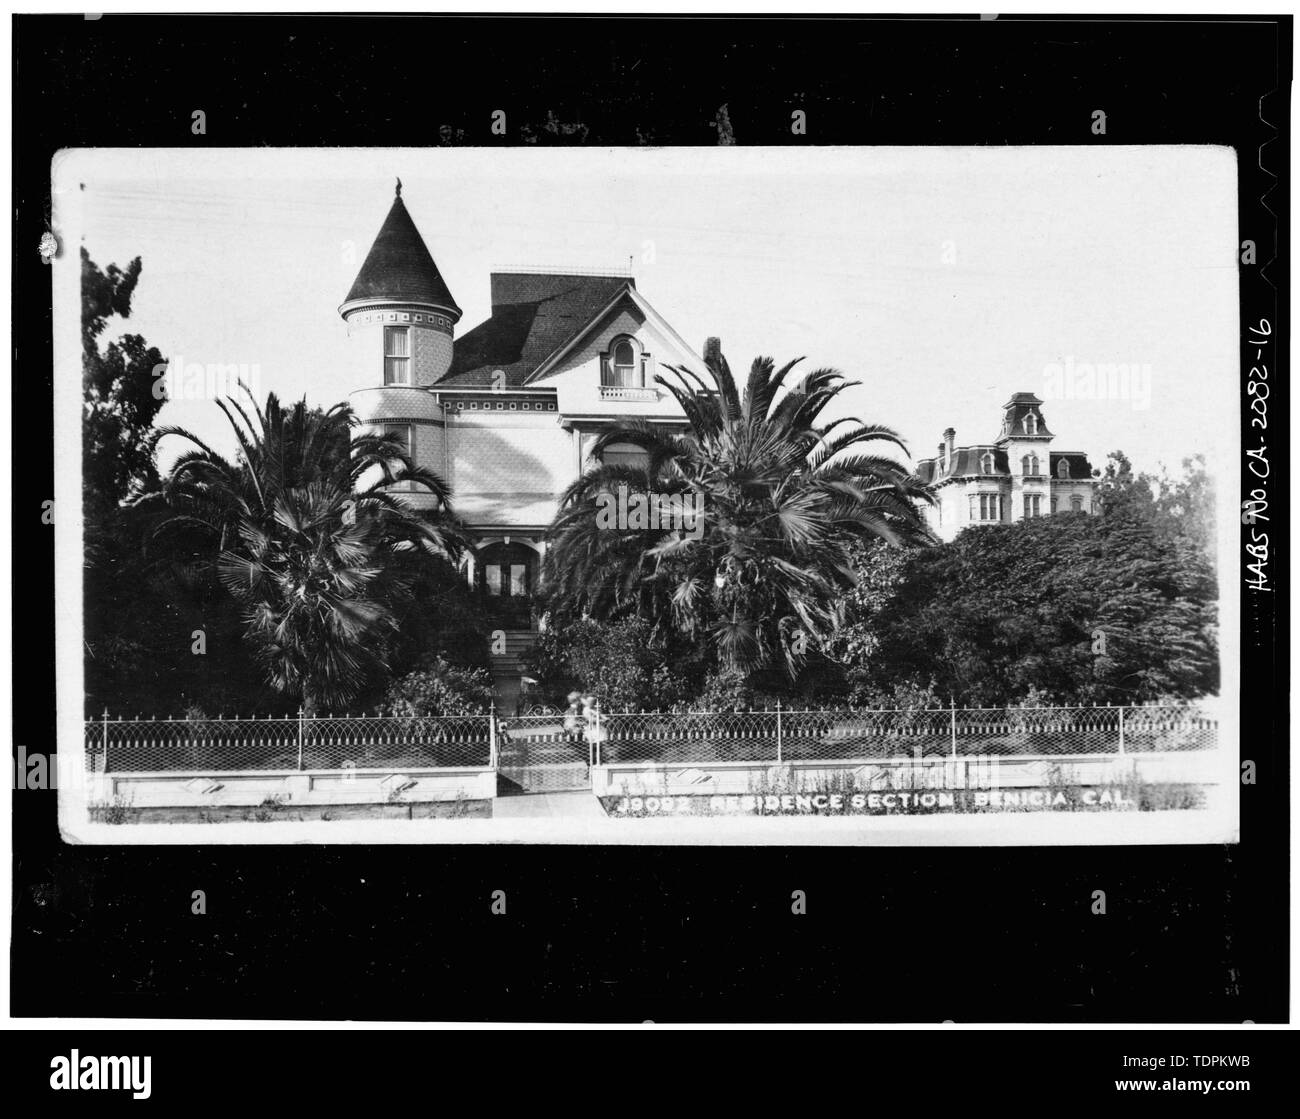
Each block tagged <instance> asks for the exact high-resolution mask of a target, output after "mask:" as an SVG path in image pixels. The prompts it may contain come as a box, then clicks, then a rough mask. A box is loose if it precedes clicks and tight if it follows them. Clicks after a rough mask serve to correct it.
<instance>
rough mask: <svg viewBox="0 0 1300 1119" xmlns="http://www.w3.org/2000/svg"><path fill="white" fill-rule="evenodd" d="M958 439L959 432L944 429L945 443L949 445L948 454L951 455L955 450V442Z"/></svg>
mask: <svg viewBox="0 0 1300 1119" xmlns="http://www.w3.org/2000/svg"><path fill="white" fill-rule="evenodd" d="M956 438H957V432H956V431H955V430H954V429H953V428H951V427H949V428H945V429H944V432H943V441H944V442H945V443H946V444H947V445H948V454H950V455H951V454H952V452H953V450H954V447H953V442H954V440H956Z"/></svg>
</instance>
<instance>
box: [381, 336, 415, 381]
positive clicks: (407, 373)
mask: <svg viewBox="0 0 1300 1119" xmlns="http://www.w3.org/2000/svg"><path fill="white" fill-rule="evenodd" d="M410 383H411V328H410V327H408V326H386V327H384V384H386V385H409V384H410Z"/></svg>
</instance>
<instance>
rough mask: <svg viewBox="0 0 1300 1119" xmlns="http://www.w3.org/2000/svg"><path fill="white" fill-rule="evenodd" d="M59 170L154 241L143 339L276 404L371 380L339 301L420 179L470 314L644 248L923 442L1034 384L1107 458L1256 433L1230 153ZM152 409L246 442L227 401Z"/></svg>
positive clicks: (983, 415) (982, 153)
mask: <svg viewBox="0 0 1300 1119" xmlns="http://www.w3.org/2000/svg"><path fill="white" fill-rule="evenodd" d="M53 174H54V193H55V210H54V215H55V228H56V231H57V232H59V233H60V235H61V237H62V238H63V242H64V244H65V245H71V244H74V243H76V241H78V240H79V241H80V242H81V243H82V244H84V245H85V247H86V249H87V250H88V251H89V253H90V255H91V257H92V259H94V260H95V261H96V263H98V264H99V265H100V266H101V267H103V266H106V265H108V264H109V263H116V264H118V265H119V266H125V265H126V263H127V262H128V261H129V260H130V259H132V258H133V257H135V256H140V257H141V258H142V259H143V262H144V268H143V273H142V276H141V280H140V284H139V287H138V288H137V290H136V295H135V301H134V306H133V310H132V315H131V318H130V320H129V321H128V322H126V323H123V324H121V330H130V331H132V332H135V333H139V334H142V335H143V336H144V337H145V338H146V339H147V340H148V341H149V342H150V343H151V344H153V345H156V346H157V347H158V348H159V349H160V350H161V351H162V353H163V355H164V356H165V357H168V358H170V359H172V360H179V359H183V360H184V362H186V363H191V362H197V363H200V364H208V363H214V364H220V365H227V364H246V365H248V366H249V367H250V369H251V367H253V366H256V369H257V375H258V384H259V385H260V388H261V390H262V391H263V392H265V391H267V390H272V391H275V392H277V393H278V394H279V395H280V396H281V398H287V399H297V398H299V397H301V396H303V395H305V396H306V397H307V399H308V400H309V401H310V402H311V403H312V404H319V405H330V404H333V403H335V402H337V401H340V400H345V399H346V398H347V395H348V393H349V392H351V391H352V390H354V389H358V388H362V387H366V386H368V385H370V384H372V383H373V380H374V377H373V372H372V371H370V370H358V369H355V368H352V367H350V366H349V357H348V354H347V347H346V346H345V345H343V342H344V339H345V337H346V328H345V327H344V324H343V322H342V320H341V319H340V318H339V316H338V306H339V304H340V303H341V302H342V301H343V298H344V296H345V295H346V294H347V291H348V288H349V287H350V285H351V283H352V280H353V278H354V277H355V275H356V272H357V270H358V269H359V268H360V266H361V262H362V260H363V259H364V258H365V254H366V252H367V251H368V249H369V247H370V244H371V241H372V240H373V238H374V236H375V234H376V233H377V232H378V230H379V227H380V225H381V223H382V222H383V219H384V217H385V215H386V214H387V212H388V208H389V206H390V204H391V201H392V197H393V185H394V180H395V178H396V177H397V176H400V177H401V179H402V184H403V191H402V197H403V200H404V201H405V202H406V204H407V207H408V209H409V210H410V212H411V215H412V217H413V218H414V220H415V222H416V225H417V226H418V227H419V229H420V231H421V232H422V234H423V235H424V238H425V241H426V243H427V244H428V246H429V248H430V250H431V251H432V253H433V256H434V259H435V260H436V261H437V263H438V266H439V269H440V270H441V272H442V274H443V277H444V278H445V279H446V281H447V283H448V285H449V287H450V289H451V291H452V293H453V295H454V296H455V298H456V300H457V302H458V303H459V304H460V306H461V307H462V308H463V310H464V312H465V314H464V317H463V318H462V319H461V322H460V325H459V327H458V333H460V334H463V333H465V332H466V331H467V330H468V329H469V328H471V327H472V326H474V325H476V324H477V323H478V322H480V321H482V319H484V318H485V317H486V316H487V314H488V312H489V302H488V292H489V286H488V284H489V273H490V272H492V271H493V270H509V269H528V268H544V269H558V270H564V269H567V268H573V269H583V270H597V271H599V270H612V269H627V268H628V267H629V266H630V267H631V269H632V273H633V275H634V276H635V277H636V283H637V288H638V290H639V291H640V292H641V293H642V294H643V295H644V296H645V297H646V298H647V299H648V300H649V301H650V303H651V304H652V305H653V306H654V307H655V308H656V309H657V310H659V311H660V313H662V314H663V315H664V316H665V317H666V318H667V319H668V321H669V322H670V323H671V324H672V325H673V326H674V328H675V329H676V330H677V332H678V333H679V334H680V335H681V336H682V337H683V338H684V339H685V340H686V341H687V342H688V343H689V344H690V345H692V346H693V347H694V348H695V349H696V350H697V351H699V350H701V349H702V348H703V344H704V340H705V338H706V337H709V336H712V335H716V336H718V337H720V338H721V339H722V346H723V352H724V353H725V354H726V355H727V358H728V361H729V362H730V364H731V365H732V368H733V369H735V370H744V369H747V368H748V365H749V363H750V361H751V360H752V359H753V358H754V357H755V356H757V355H770V356H772V357H774V358H775V359H776V360H777V361H778V363H780V362H783V361H785V360H788V359H789V358H792V357H796V356H799V355H805V356H806V365H805V367H806V368H808V369H812V368H817V367H822V366H831V367H834V368H836V369H839V370H840V371H842V372H843V373H845V374H846V375H847V376H848V377H849V378H850V379H851V380H853V381H859V382H861V385H860V387H856V388H853V389H851V390H849V392H848V393H846V394H845V398H844V399H845V402H846V403H845V406H844V407H843V408H841V409H839V412H836V413H829V414H832V415H834V414H841V413H844V414H850V415H854V416H857V417H858V418H860V419H862V420H864V421H868V422H876V423H884V424H887V425H889V426H891V427H893V428H895V429H896V430H898V431H899V432H900V433H901V434H902V435H903V436H904V438H905V439H906V440H907V442H908V445H909V450H910V451H911V454H912V456H913V459H916V458H922V457H927V456H930V455H933V454H934V451H935V447H936V444H937V443H938V442H939V440H940V437H941V436H940V433H941V432H942V431H943V429H944V428H947V427H953V428H955V429H956V441H957V443H958V445H962V444H969V443H981V442H991V441H992V440H993V439H995V438H996V436H997V433H998V427H999V424H1000V420H1001V406H1002V405H1003V404H1004V403H1005V402H1006V400H1007V399H1008V397H1010V395H1011V394H1012V393H1014V392H1021V391H1027V392H1035V393H1037V394H1038V396H1039V397H1041V398H1043V399H1044V406H1043V414H1044V416H1045V418H1046V420H1047V423H1048V425H1049V427H1050V428H1051V429H1052V430H1053V431H1054V432H1055V433H1056V436H1057V438H1056V440H1055V442H1054V443H1053V448H1054V449H1059V450H1080V451H1085V452H1087V453H1088V454H1089V456H1090V457H1091V459H1092V462H1093V465H1094V466H1101V465H1103V464H1104V462H1105V457H1106V454H1107V452H1109V451H1111V450H1114V449H1117V448H1119V449H1123V450H1124V451H1125V452H1126V453H1127V454H1128V455H1129V457H1130V458H1131V459H1132V460H1133V461H1134V463H1135V464H1136V465H1137V466H1139V467H1140V468H1144V469H1153V468H1155V467H1156V465H1157V463H1161V462H1163V463H1166V464H1169V465H1170V466H1171V467H1176V466H1177V464H1178V463H1180V462H1181V460H1182V459H1183V458H1184V457H1185V456H1187V455H1189V454H1193V453H1203V454H1205V455H1206V456H1207V458H1208V459H1209V462H1210V466H1211V468H1212V469H1219V468H1223V467H1226V465H1227V464H1228V463H1230V461H1231V460H1232V458H1233V456H1234V455H1235V454H1236V446H1237V442H1238V428H1237V417H1238V415H1239V405H1238V402H1237V399H1238V398H1237V393H1236V387H1235V386H1236V373H1237V368H1238V358H1237V339H1238V337H1239V333H1238V321H1237V319H1238V313H1237V295H1236V293H1237V252H1238V243H1239V240H1240V237H1239V235H1238V230H1237V205H1236V163H1235V154H1234V153H1233V152H1232V150H1231V149H1227V148H1220V147H1208V146H1207V147H1201V146H1180V147H1173V146H1171V147H1141V148H1138V147H1121V146H1116V147H1091V146H1079V147H1032V148H1029V147H1024V148H1010V147H982V148H933V147H930V148H922V147H913V148H816V147H809V148H794V147H785V148H766V149H765V148H743V147H718V148H612V149H585V148H578V149H574V148H569V149H556V148H538V149H534V148H527V147H524V148H520V147H515V148H500V149H487V148H477V149H449V148H430V149H391V150H390V149H202V150H187V149H141V150H124V149H83V150H78V151H70V152H65V153H62V154H61V155H60V156H59V157H57V158H56V160H55V164H54V169H53ZM58 310H59V308H58V307H57V305H56V312H57V311H58ZM1107 363H1109V364H1115V365H1121V364H1122V365H1124V366H1126V367H1128V369H1127V370H1126V371H1125V373H1122V374H1118V376H1117V380H1116V381H1115V382H1114V384H1113V386H1112V390H1111V391H1101V392H1099V391H1097V390H1096V388H1095V386H1094V385H1091V384H1090V382H1089V381H1088V380H1087V379H1086V377H1085V376H1084V367H1085V366H1095V365H1098V364H1107ZM1114 390H1118V391H1114ZM158 422H159V423H160V424H180V425H182V426H185V427H189V428H191V429H193V430H194V431H195V432H197V433H198V434H200V435H201V436H203V437H204V438H207V439H210V440H211V441H213V442H214V443H215V444H216V445H218V446H219V447H222V448H223V449H230V448H233V445H234V444H233V439H232V437H231V436H230V434H229V429H228V427H227V425H226V421H225V419H224V417H222V415H221V413H220V412H219V410H218V409H217V408H216V406H215V404H214V403H213V401H212V400H211V399H185V400H177V401H169V402H168V403H167V404H166V405H165V406H164V408H163V409H162V411H161V413H160V415H159V418H158ZM177 449H179V448H177ZM173 453H174V452H173ZM166 457H168V456H167V455H166V454H165V455H164V459H166Z"/></svg>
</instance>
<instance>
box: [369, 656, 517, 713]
mask: <svg viewBox="0 0 1300 1119" xmlns="http://www.w3.org/2000/svg"><path fill="white" fill-rule="evenodd" d="M491 703H492V674H491V673H490V672H488V671H487V670H486V669H483V668H460V667H457V666H456V665H453V664H449V663H448V662H447V661H445V660H443V659H442V658H441V657H439V658H438V659H436V660H435V661H433V662H432V663H431V664H429V665H428V666H427V667H425V668H421V669H418V670H416V671H415V672H410V673H407V675H405V676H403V677H401V678H400V679H398V680H394V681H393V682H392V683H391V684H390V685H389V686H388V691H387V693H386V694H385V696H384V702H383V705H382V709H383V713H384V714H385V715H396V716H402V717H407V718H411V717H418V716H421V715H480V714H482V713H483V711H484V710H486V709H487V707H488V706H489V705H490V704H491Z"/></svg>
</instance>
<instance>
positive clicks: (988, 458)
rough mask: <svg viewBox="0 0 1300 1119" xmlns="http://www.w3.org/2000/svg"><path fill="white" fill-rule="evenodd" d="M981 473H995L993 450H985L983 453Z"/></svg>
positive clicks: (981, 456)
mask: <svg viewBox="0 0 1300 1119" xmlns="http://www.w3.org/2000/svg"><path fill="white" fill-rule="evenodd" d="M980 473H981V474H992V473H993V452H992V451H985V452H984V453H983V454H982V455H980Z"/></svg>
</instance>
